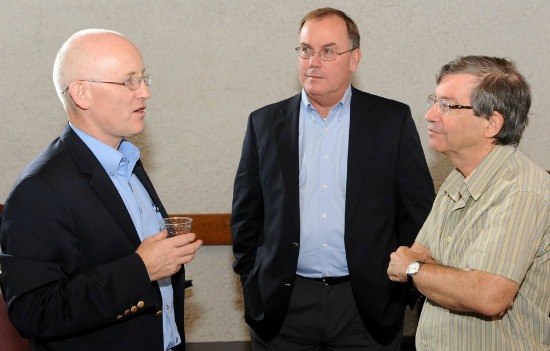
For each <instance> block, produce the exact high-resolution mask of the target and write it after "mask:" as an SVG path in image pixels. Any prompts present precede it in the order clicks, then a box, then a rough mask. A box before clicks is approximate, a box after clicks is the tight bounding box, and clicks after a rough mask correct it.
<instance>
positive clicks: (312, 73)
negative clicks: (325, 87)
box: [305, 71, 323, 79]
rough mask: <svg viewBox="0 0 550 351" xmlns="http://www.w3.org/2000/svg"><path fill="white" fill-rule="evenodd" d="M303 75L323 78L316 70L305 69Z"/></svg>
mask: <svg viewBox="0 0 550 351" xmlns="http://www.w3.org/2000/svg"><path fill="white" fill-rule="evenodd" d="M305 76H306V77H307V78H315V79H318V78H323V76H322V75H321V74H320V73H319V72H316V71H307V72H306V74H305Z"/></svg>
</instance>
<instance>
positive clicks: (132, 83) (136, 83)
mask: <svg viewBox="0 0 550 351" xmlns="http://www.w3.org/2000/svg"><path fill="white" fill-rule="evenodd" d="M78 81H83V82H90V83H105V84H116V85H124V86H126V87H127V88H128V89H130V90H137V89H139V87H140V86H141V82H143V83H145V86H149V85H151V75H150V74H147V75H145V76H142V77H132V78H130V79H128V80H127V81H124V82H122V83H119V82H103V81H99V80H88V79H78V80H76V81H75V82H78ZM73 83H74V82H73ZM73 83H71V84H73ZM71 84H69V85H67V87H66V88H65V89H63V91H62V92H61V94H65V93H66V92H67V91H68V90H69V87H70V86H71Z"/></svg>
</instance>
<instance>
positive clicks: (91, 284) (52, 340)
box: [0, 30, 202, 351]
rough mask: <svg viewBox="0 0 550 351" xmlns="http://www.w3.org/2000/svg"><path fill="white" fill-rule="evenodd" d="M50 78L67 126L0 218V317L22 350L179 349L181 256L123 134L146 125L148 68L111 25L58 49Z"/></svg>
mask: <svg viewBox="0 0 550 351" xmlns="http://www.w3.org/2000/svg"><path fill="white" fill-rule="evenodd" d="M53 73H54V84H55V86H56V90H57V93H58V95H59V97H60V99H61V101H62V103H63V105H64V107H65V110H66V111H67V115H68V120H69V124H68V125H67V126H66V127H65V129H64V130H63V132H62V134H61V136H60V137H59V138H58V139H56V140H54V141H53V142H52V144H51V145H50V146H49V147H48V148H46V150H45V151H44V152H43V153H42V154H41V155H40V156H38V157H37V158H36V159H35V160H34V161H33V162H32V163H31V164H30V165H29V166H27V168H26V169H25V170H24V171H23V173H22V175H21V176H20V178H19V179H18V180H17V182H16V185H15V187H14V189H13V190H12V192H11V193H10V195H9V197H8V199H7V202H6V204H5V207H4V211H3V213H2V218H1V226H0V244H1V248H2V254H1V256H0V259H1V261H0V264H1V266H2V286H3V289H4V291H5V297H6V301H7V304H8V311H9V315H10V319H11V320H12V322H13V324H14V325H15V326H16V328H17V329H18V330H19V332H20V333H21V335H23V336H24V337H27V338H29V339H32V346H33V350H94V351H97V350H144V351H145V350H147V351H151V350H159V351H161V350H168V349H173V350H185V336H184V331H183V299H184V286H185V275H184V269H183V267H182V265H183V264H185V263H188V262H190V261H191V260H192V259H193V258H194V256H195V252H196V251H197V250H198V249H199V247H200V246H201V245H202V242H201V241H200V240H196V241H195V234H188V235H181V236H176V237H172V238H167V237H166V236H167V234H166V232H165V231H160V220H161V219H162V217H165V216H166V215H167V214H166V211H165V209H164V207H163V206H162V204H161V202H160V199H159V197H158V195H157V193H156V192H155V189H154V188H153V185H152V184H151V181H150V180H149V178H148V177H147V174H146V173H145V170H144V168H143V165H142V164H141V162H140V160H139V149H138V148H137V147H135V146H134V145H132V144H131V143H130V142H128V141H127V140H126V138H128V137H132V136H135V135H137V134H139V133H141V132H142V131H143V129H144V127H145V125H144V118H145V108H146V100H147V99H148V98H149V97H150V96H151V93H150V91H149V88H148V86H149V83H150V77H149V75H146V73H145V66H144V64H143V60H142V58H141V54H140V52H139V50H138V48H137V47H135V46H134V44H132V43H131V42H130V41H129V40H128V39H126V38H125V37H124V36H122V35H121V34H120V33H116V32H112V31H107V30H84V31H80V32H77V33H75V34H74V35H73V36H71V37H70V38H69V39H68V40H67V41H66V42H65V44H64V45H63V46H62V47H61V49H60V51H59V53H58V55H57V58H56V60H55V64H54V72H53Z"/></svg>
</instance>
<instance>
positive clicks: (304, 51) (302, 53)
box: [295, 47, 313, 59]
mask: <svg viewBox="0 0 550 351" xmlns="http://www.w3.org/2000/svg"><path fill="white" fill-rule="evenodd" d="M295 50H296V52H297V53H298V56H299V57H300V58H303V59H308V58H311V56H312V55H313V50H311V49H309V48H301V47H297V48H296V49H295Z"/></svg>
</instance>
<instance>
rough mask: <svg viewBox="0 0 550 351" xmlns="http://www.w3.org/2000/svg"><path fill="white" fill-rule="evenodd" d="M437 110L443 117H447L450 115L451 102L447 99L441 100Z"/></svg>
mask: <svg viewBox="0 0 550 351" xmlns="http://www.w3.org/2000/svg"><path fill="white" fill-rule="evenodd" d="M437 109H438V110H439V113H441V114H442V115H444V116H445V115H447V114H448V113H449V102H448V101H447V100H445V99H441V100H439V101H438V104H437Z"/></svg>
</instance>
